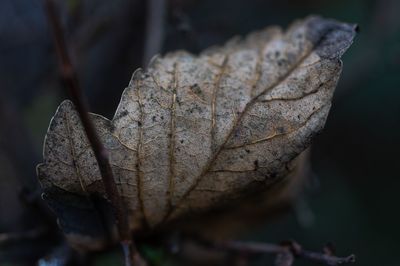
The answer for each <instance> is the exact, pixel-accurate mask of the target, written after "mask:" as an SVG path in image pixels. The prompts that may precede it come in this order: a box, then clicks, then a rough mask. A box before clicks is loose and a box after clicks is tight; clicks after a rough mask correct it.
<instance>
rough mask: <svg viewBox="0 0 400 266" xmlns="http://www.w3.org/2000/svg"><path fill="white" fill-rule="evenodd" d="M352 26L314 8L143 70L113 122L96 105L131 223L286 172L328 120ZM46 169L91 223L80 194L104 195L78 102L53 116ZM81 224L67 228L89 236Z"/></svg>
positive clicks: (67, 210) (61, 197) (72, 210)
mask: <svg viewBox="0 0 400 266" xmlns="http://www.w3.org/2000/svg"><path fill="white" fill-rule="evenodd" d="M354 29H355V27H354V26H353V25H349V24H344V23H339V22H336V21H333V20H327V19H322V18H319V17H309V18H307V19H305V20H303V21H298V22H295V23H294V24H292V25H291V26H290V28H289V29H288V30H287V31H286V32H282V31H281V29H280V28H278V27H270V28H267V29H265V30H262V31H259V32H255V33H252V34H250V35H249V36H247V37H246V38H245V39H244V40H238V39H234V40H232V41H230V42H228V43H227V44H226V45H225V46H223V47H215V48H211V49H208V50H206V51H204V52H203V53H202V54H200V55H199V56H195V55H192V54H189V53H186V52H182V51H179V52H175V53H169V54H167V55H166V56H164V57H157V58H155V59H154V60H153V61H152V62H151V63H150V65H149V67H148V69H147V70H146V71H143V70H137V71H136V72H135V73H134V75H133V77H132V80H131V82H130V83H129V86H128V88H126V90H125V91H124V93H123V95H122V99H121V102H120V104H119V106H118V109H117V111H116V113H115V116H114V118H113V119H112V120H111V121H110V120H108V119H106V118H104V117H101V116H99V115H95V114H92V115H91V117H92V120H93V122H94V124H95V127H96V129H97V131H98V133H99V134H100V136H101V139H102V141H103V143H104V145H105V147H106V148H107V149H108V151H109V153H110V162H111V165H112V168H113V171H114V174H115V179H116V180H115V182H116V183H117V186H118V188H119V191H120V193H121V195H122V197H123V199H124V202H125V204H126V206H127V208H128V210H129V219H130V223H131V226H132V228H134V229H138V228H154V227H156V226H158V225H160V224H163V223H164V222H167V221H170V220H172V219H174V218H177V217H180V216H182V215H183V214H186V213H189V212H193V211H199V210H205V209H210V208H214V207H216V206H220V205H221V204H224V203H226V202H230V201H233V200H236V199H240V197H241V196H242V195H245V194H246V193H248V192H254V191H261V190H264V189H265V188H267V187H269V186H270V185H271V184H272V183H274V182H275V181H276V180H278V179H280V178H282V177H284V176H285V175H287V173H288V172H290V170H291V168H292V167H293V159H295V158H296V157H297V156H298V155H299V154H300V153H301V152H302V151H303V150H304V149H306V148H307V147H308V146H309V145H310V141H311V140H312V138H313V137H314V136H315V135H316V133H318V132H319V131H320V130H321V129H322V128H323V125H324V123H325V120H326V117H327V115H328V111H329V108H330V105H331V98H332V94H333V91H334V89H335V86H336V83H337V81H338V78H339V75H340V72H341V61H340V57H341V55H342V54H343V53H344V52H345V50H346V49H347V48H348V47H349V46H350V44H351V43H352V40H353V37H354V34H355V33H354ZM38 176H39V179H40V181H41V183H42V186H43V188H44V190H45V193H46V194H45V195H46V197H45V198H46V199H47V200H48V202H49V203H50V205H51V206H52V207H53V209H55V210H56V212H57V213H58V215H59V216H60V218H61V220H64V223H65V224H66V223H68V222H66V221H67V220H68V219H70V220H71V219H72V218H71V215H72V214H73V215H74V217H75V218H76V219H78V220H79V222H80V223H77V224H83V223H84V221H88V222H90V221H92V220H93V217H92V216H93V214H92V213H91V212H90V211H89V210H92V209H93V208H92V207H91V205H90V204H89V203H88V205H87V206H86V205H85V206H86V207H85V206H83V205H84V204H82V203H81V202H82V201H85V199H87V196H88V195H93V194H99V195H100V197H102V198H105V197H106V196H105V193H104V189H103V187H102V182H101V176H100V172H99V169H98V165H97V162H96V160H95V157H94V155H93V151H92V149H91V147H90V145H89V143H88V140H87V138H86V135H85V133H84V130H83V127H82V125H81V122H80V120H79V117H78V114H77V112H76V110H75V108H74V106H73V104H72V103H71V102H70V101H64V102H63V103H62V104H61V105H60V107H59V108H58V110H57V112H56V114H55V116H54V117H53V119H52V121H51V123H50V127H49V130H48V133H47V135H46V139H45V145H44V163H43V164H41V165H39V167H38ZM74 202H75V203H74ZM77 209H78V210H79V211H77ZM79 227H80V226H79V225H76V224H75V227H74V226H72V227H71V226H69V229H68V230H69V231H71V232H75V231H76V232H81V233H82V232H84V233H87V234H90V232H89V233H88V232H87V230H88V229H85V228H79ZM68 230H67V231H68ZM91 230H93V232H92V234H93V235H95V234H96V232H97V231H96V230H97V229H96V228H95V226H93V228H92V229H91ZM99 230H100V229H99Z"/></svg>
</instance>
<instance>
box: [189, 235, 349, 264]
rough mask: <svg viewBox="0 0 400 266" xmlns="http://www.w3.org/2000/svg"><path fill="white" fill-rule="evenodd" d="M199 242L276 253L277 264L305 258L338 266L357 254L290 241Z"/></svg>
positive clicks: (224, 247) (212, 245) (206, 244)
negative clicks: (312, 248)
mask: <svg viewBox="0 0 400 266" xmlns="http://www.w3.org/2000/svg"><path fill="white" fill-rule="evenodd" d="M196 240H197V242H198V243H200V244H202V245H205V246H207V247H211V248H215V249H218V250H223V251H231V252H240V253H245V254H276V255H277V258H276V261H275V265H276V266H278V265H279V266H284V265H288V266H289V265H292V264H293V260H294V258H296V257H297V258H303V259H307V260H310V261H313V262H317V263H321V264H324V265H329V266H337V265H343V264H349V263H354V262H355V256H354V255H353V254H352V255H349V256H347V257H336V256H334V255H332V254H325V253H319V252H314V251H308V250H304V249H303V248H302V247H301V246H300V245H299V244H298V243H296V242H294V241H288V242H286V243H283V244H281V245H278V244H269V243H256V242H240V241H224V242H211V241H207V240H204V239H202V240H199V239H198V238H197V239H196Z"/></svg>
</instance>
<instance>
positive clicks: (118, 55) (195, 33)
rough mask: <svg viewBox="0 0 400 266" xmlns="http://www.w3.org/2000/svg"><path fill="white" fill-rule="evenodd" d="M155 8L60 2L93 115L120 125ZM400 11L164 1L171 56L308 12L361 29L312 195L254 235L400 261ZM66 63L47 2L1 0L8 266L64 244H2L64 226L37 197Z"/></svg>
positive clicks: (320, 148) (348, 2)
mask: <svg viewBox="0 0 400 266" xmlns="http://www.w3.org/2000/svg"><path fill="white" fill-rule="evenodd" d="M146 6H147V3H146V2H145V1H139V0H115V1H107V0H103V1H95V0H68V1H58V2H57V7H58V8H59V10H60V12H61V16H60V18H61V20H62V22H63V25H64V28H65V34H66V37H67V42H68V45H69V49H70V53H71V57H72V60H73V63H74V65H75V67H76V70H77V72H78V74H79V78H80V81H81V85H82V88H83V89H84V91H85V94H86V95H87V97H88V99H89V104H90V109H91V111H93V112H95V113H100V114H102V115H104V116H106V117H108V118H111V117H112V115H113V111H114V110H115V109H116V106H117V104H118V101H119V97H120V95H121V93H122V90H123V89H124V87H125V86H126V85H127V84H128V82H129V80H130V77H131V74H132V73H133V71H134V70H135V69H136V68H137V67H139V66H142V65H143V61H144V60H146V59H144V57H146V56H145V54H146V53H148V52H149V51H146V49H145V48H144V47H145V46H146V45H145V42H146V41H145V40H146V36H147V34H146V28H145V25H146V20H147V19H148V17H149V16H148V12H149V9H148V8H147V9H146ZM399 11H400V1H397V0H381V1H378V0H376V1H372V0H370V1H368V0H364V1H362V0H331V1H329V0H280V1H267V0H264V1H262V0H236V1H235V0H222V1H216V0H212V1H211V0H187V1H183V0H170V1H167V2H166V7H165V20H164V21H163V22H162V25H163V27H162V32H163V35H162V37H163V41H162V42H161V43H159V44H158V45H159V47H160V50H161V52H162V53H164V52H166V51H170V50H175V49H185V50H189V51H191V52H195V53H196V52H199V51H201V50H202V49H204V48H206V47H208V46H210V45H213V44H222V43H223V42H225V41H226V40H227V39H229V38H230V37H232V36H234V35H237V34H240V35H244V34H246V33H248V32H250V31H253V30H255V29H260V28H263V27H265V26H267V25H270V24H278V25H282V26H287V25H288V24H289V23H290V22H291V21H292V20H294V19H296V18H302V17H305V16H307V15H309V14H320V15H323V16H326V17H332V18H335V19H338V20H342V21H345V22H351V23H358V24H359V25H360V29H361V31H360V33H359V35H358V36H357V38H356V40H355V42H354V44H353V46H352V47H351V48H350V50H349V51H348V52H347V53H346V54H345V56H344V57H343V61H344V68H343V74H342V78H341V80H340V82H339V85H338V88H337V90H336V93H335V98H334V101H333V106H332V109H331V112H330V115H329V118H328V121H327V124H326V127H325V130H324V132H323V134H322V135H320V136H319V137H318V138H317V140H316V141H315V142H314V145H313V147H312V168H313V173H314V177H313V182H312V186H310V187H311V188H310V189H308V192H307V193H306V196H305V197H302V198H301V199H299V201H298V202H299V203H298V206H296V207H295V208H294V209H293V211H291V212H289V213H288V214H287V215H285V216H284V217H283V218H281V219H279V220H278V219H277V220H274V221H272V222H270V223H268V224H266V226H265V227H264V228H262V229H257V230H256V231H254V230H253V232H250V233H249V234H248V235H247V236H245V237H244V238H245V239H251V240H258V241H268V242H279V241H281V240H283V239H290V238H294V239H296V240H297V241H299V242H301V243H302V244H303V245H304V246H307V247H309V248H312V249H318V248H320V247H321V246H322V245H323V244H324V243H325V242H327V241H331V242H333V243H335V244H336V246H337V250H338V253H339V254H349V253H355V254H356V255H357V258H358V262H357V264H356V265H363V266H368V265H371V266H376V265H383V266H391V265H393V266H394V265H399V259H398V248H399V244H398V243H399V240H400V229H399V224H400V214H399V213H400V212H399V206H398V202H399V200H398V198H397V197H398V194H397V193H399V192H398V191H399V188H400V179H399V177H400V176H399V155H398V154H399V149H400V145H399V144H400V143H399V136H400V88H399V86H400V15H399ZM156 49H157V48H156ZM57 67H58V66H57V58H56V56H55V53H54V49H53V43H52V39H51V35H50V32H49V28H48V24H47V20H46V17H45V15H44V12H43V5H42V2H41V1H31V0H1V1H0V89H1V95H0V234H1V235H0V265H3V264H2V263H3V262H2V260H3V261H4V260H5V259H7V260H9V259H11V260H12V262H9V263H11V264H7V263H5V262H4V263H5V264H4V265H14V264H15V263H17V262H16V260H15V259H16V258H18V259H19V260H20V261H21V260H23V259H25V258H31V259H32V260H33V258H35V256H36V255H35V254H41V255H42V254H44V253H46V252H49V251H50V250H52V248H54V243H57V242H58V238H57V237H51V236H50V237H49V236H48V235H46V234H45V235H44V236H42V235H40V232H39V233H38V234H39V237H38V238H35V235H33V236H32V238H29V239H28V240H26V239H23V241H19V240H18V239H16V240H15V241H13V242H12V244H7V246H1V239H2V238H1V237H3V236H4V235H5V233H9V232H14V233H17V232H26V231H28V232H32V233H35V232H36V231H35V230H36V229H37V228H41V227H42V226H43V225H49V224H50V225H54V224H53V222H54V221H52V219H51V218H50V219H47V218H45V217H48V216H47V215H46V209H45V208H44V207H43V205H42V203H41V201H40V197H39V198H38V195H39V194H40V191H39V190H38V183H37V181H36V174H35V165H36V164H37V163H38V162H40V160H41V149H42V143H43V138H44V135H45V133H46V130H47V126H48V123H49V120H50V118H51V116H52V115H53V114H54V112H55V109H56V107H57V106H58V104H59V103H60V102H61V101H62V100H63V99H65V98H66V97H67V96H66V94H65V93H64V90H63V88H62V86H61V83H60V79H59V74H58V68H57ZM36 233H37V232H36ZM157 252H158V251H154V250H153V251H152V250H150V251H149V253H151V254H153V255H151V256H153V257H154V256H155V257H156V260H157V259H159V258H157V256H161V255H157V254H159V253H157ZM154 254H155V255H154ZM99 256H100V257H99V258H98V259H97V262H98V263H99V265H108V264H107V262H109V263H113V262H114V263H116V262H115V261H113V260H114V258H116V259H117V260H119V258H120V256H119V253H116V254H115V253H109V254H106V255H104V254H103V255H99ZM27 260H28V259H27ZM159 260H160V259H159ZM263 262H264V260H263V258H260V259H259V261H258V263H259V264H260V265H264V264H262V263H263ZM256 263H257V261H256ZM110 265H111V264H110ZM295 265H300V264H295ZM307 265H309V264H307Z"/></svg>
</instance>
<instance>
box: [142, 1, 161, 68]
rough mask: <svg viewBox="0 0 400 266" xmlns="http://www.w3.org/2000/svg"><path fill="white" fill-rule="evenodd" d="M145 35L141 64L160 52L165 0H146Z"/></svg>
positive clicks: (146, 62)
mask: <svg viewBox="0 0 400 266" xmlns="http://www.w3.org/2000/svg"><path fill="white" fill-rule="evenodd" d="M146 13H147V14H146V18H147V19H146V33H145V34H146V36H145V43H144V55H143V65H144V66H145V64H148V63H149V61H150V59H151V58H152V57H153V56H154V55H155V54H157V53H159V52H160V50H161V47H162V42H163V38H164V21H165V13H166V1H165V0H148V1H147V6H146Z"/></svg>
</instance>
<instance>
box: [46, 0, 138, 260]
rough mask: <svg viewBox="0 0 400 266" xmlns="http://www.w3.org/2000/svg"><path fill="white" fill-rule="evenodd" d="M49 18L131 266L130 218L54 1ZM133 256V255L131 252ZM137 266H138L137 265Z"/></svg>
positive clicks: (48, 0)
mask: <svg viewBox="0 0 400 266" xmlns="http://www.w3.org/2000/svg"><path fill="white" fill-rule="evenodd" d="M45 8H46V14H47V17H48V20H49V24H50V27H51V30H52V33H53V39H54V43H55V47H56V50H57V55H58V58H59V66H60V71H61V76H62V78H63V80H64V82H65V86H66V88H67V89H68V92H69V95H70V97H71V100H72V102H73V103H74V105H75V108H76V110H77V112H78V114H79V117H80V119H81V121H82V125H83V127H84V129H85V132H86V135H87V138H88V140H89V143H90V145H91V147H92V149H93V152H94V155H95V157H96V160H97V163H98V165H99V169H100V173H101V177H102V181H103V184H104V188H105V191H106V194H107V197H108V198H109V200H110V202H111V205H112V207H113V209H114V212H115V216H116V220H117V227H118V232H119V236H120V239H121V244H122V246H123V247H126V246H127V247H128V248H124V250H125V249H126V252H125V255H126V258H127V259H126V265H131V264H132V263H131V262H132V261H133V258H135V257H136V258H138V257H139V255H138V254H135V253H137V251H136V248H135V246H134V243H133V241H132V237H131V232H130V229H129V223H128V217H127V215H126V211H125V207H124V204H123V201H122V198H121V196H120V194H119V192H118V189H117V186H116V184H115V180H114V176H113V172H112V169H111V166H110V163H109V160H108V152H107V150H106V149H105V148H104V146H103V144H102V143H101V141H100V139H99V137H98V135H97V132H96V130H95V128H94V126H93V123H92V121H91V120H90V117H89V114H88V107H87V103H86V101H85V100H84V97H83V94H82V91H81V89H80V86H79V82H78V78H77V75H76V73H75V71H74V68H73V66H72V63H71V60H70V57H69V54H68V49H67V45H66V42H65V39H64V34H63V30H62V27H61V23H60V21H59V19H58V14H57V12H56V8H55V5H54V2H53V0H45ZM132 251H133V252H134V253H133V254H131V252H132ZM135 265H138V264H135Z"/></svg>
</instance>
